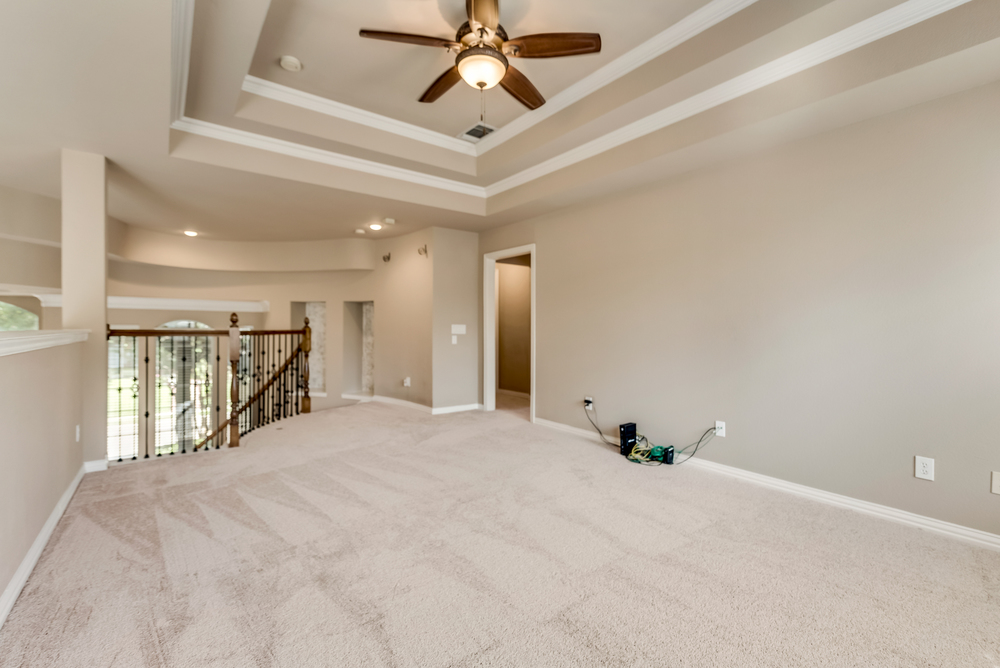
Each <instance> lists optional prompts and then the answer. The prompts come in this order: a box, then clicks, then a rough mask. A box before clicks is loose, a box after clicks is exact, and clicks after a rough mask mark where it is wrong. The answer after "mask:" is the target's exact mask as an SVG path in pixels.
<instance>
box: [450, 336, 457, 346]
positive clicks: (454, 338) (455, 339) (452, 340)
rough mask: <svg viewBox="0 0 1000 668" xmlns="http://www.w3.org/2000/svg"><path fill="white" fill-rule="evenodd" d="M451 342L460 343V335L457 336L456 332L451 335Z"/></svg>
mask: <svg viewBox="0 0 1000 668" xmlns="http://www.w3.org/2000/svg"><path fill="white" fill-rule="evenodd" d="M451 343H452V345H454V344H456V343H458V337H457V336H455V335H454V334H452V335H451Z"/></svg>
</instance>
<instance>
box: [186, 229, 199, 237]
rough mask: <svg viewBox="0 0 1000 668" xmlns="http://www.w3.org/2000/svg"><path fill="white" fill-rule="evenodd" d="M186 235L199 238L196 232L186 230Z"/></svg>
mask: <svg viewBox="0 0 1000 668" xmlns="http://www.w3.org/2000/svg"><path fill="white" fill-rule="evenodd" d="M184 234H186V235H188V236H189V237H196V236H198V233H197V232H195V231H194V230H184Z"/></svg>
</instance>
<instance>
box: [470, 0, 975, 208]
mask: <svg viewBox="0 0 1000 668" xmlns="http://www.w3.org/2000/svg"><path fill="white" fill-rule="evenodd" d="M970 1H971V0H909V1H908V2H904V3H902V4H900V5H897V6H896V7H893V8H892V9H889V10H887V11H885V12H882V13H881V14H876V15H875V16H873V17H871V18H868V19H865V20H864V21H861V22H859V23H856V24H854V25H853V26H851V27H849V28H845V29H844V30H841V31H840V32H838V33H835V34H833V35H830V36H829V37H825V38H823V39H821V40H819V41H817V42H814V43H812V44H810V45H809V46H806V47H803V48H801V49H798V50H797V51H793V52H792V53H789V54H787V55H785V56H782V57H781V58H778V59H777V60H773V61H771V62H770V63H767V64H766V65H762V66H760V67H758V68H756V69H753V70H750V71H749V72H746V73H744V74H741V75H740V76H737V77H734V78H733V79H730V80H729V81H726V82H724V83H721V84H719V85H718V86H714V87H713V88H709V89H708V90H706V91H703V92H701V93H698V94H697V95H692V96H691V97H689V98H687V99H686V100H682V101H681V102H678V103H677V104H674V105H671V106H669V107H667V108H666V109H662V110H660V111H658V112H656V113H655V114H650V115H649V116H646V117H645V118H641V119H639V120H638V121H635V122H634V123H630V124H628V125H626V126H624V127H621V128H619V129H617V130H614V131H612V132H609V133H608V134H606V135H604V136H603V137H598V138H597V139H594V140H592V141H589V142H587V143H586V144H581V145H580V146H577V147H576V148H574V149H571V150H569V151H566V152H565V153H562V154H561V155H557V156H556V157H554V158H550V159H549V160H546V161H545V162H541V163H539V164H537V165H535V166H534V167H529V168H528V169H525V170H524V171H521V172H518V173H517V174H514V175H512V176H509V177H507V178H506V179H502V180H500V181H498V182H496V183H494V184H492V185H489V186H487V187H486V195H487V197H492V196H494V195H497V194H499V193H502V192H505V191H507V190H510V189H512V188H516V187H518V186H522V185H524V184H526V183H529V182H531V181H534V180H535V179H538V178H541V177H543V176H546V175H548V174H551V173H553V172H556V171H558V170H560V169H564V168H566V167H569V166H570V165H574V164H576V163H578V162H581V161H583V160H587V159H589V158H592V157H594V156H596V155H599V154H601V153H604V152H605V151H609V150H611V149H613V148H616V147H618V146H621V145H622V144H626V143H628V142H630V141H634V140H636V139H639V138H641V137H644V136H646V135H648V134H651V133H653V132H656V131H658V130H662V129H663V128H666V127H668V126H670V125H673V124H675V123H679V122H680V121H683V120H685V119H687V118H691V117H692V116H695V115H697V114H700V113H703V112H705V111H708V110H710V109H712V108H714V107H717V106H719V105H722V104H725V103H726V102H730V101H732V100H734V99H736V98H738V97H742V96H744V95H747V94H748V93H752V92H754V91H756V90H759V89H761V88H764V87H765V86H769V85H770V84H773V83H776V82H778V81H781V80H782V79H787V78H788V77H790V76H792V75H794V74H798V73H799V72H803V71H805V70H807V69H809V68H811V67H815V66H816V65H820V64H822V63H825V62H827V61H829V60H832V59H833V58H836V57H838V56H842V55H844V54H845V53H849V52H850V51H853V50H855V49H857V48H860V47H862V46H865V45H866V44H870V43H872V42H874V41H877V40H879V39H882V38H883V37H887V36H889V35H891V34H893V33H896V32H899V31H901V30H905V29H906V28H909V27H910V26H913V25H916V24H917V23H920V22H921V21H925V20H927V19H929V18H932V17H934V16H937V15H939V14H942V13H944V12H946V11H948V10H951V9H954V8H956V7H959V6H961V5H964V4H966V3H967V2H970Z"/></svg>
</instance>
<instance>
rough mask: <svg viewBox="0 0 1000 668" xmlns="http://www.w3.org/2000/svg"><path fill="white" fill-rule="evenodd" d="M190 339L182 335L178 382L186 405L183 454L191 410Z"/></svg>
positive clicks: (183, 409) (182, 402)
mask: <svg viewBox="0 0 1000 668" xmlns="http://www.w3.org/2000/svg"><path fill="white" fill-rule="evenodd" d="M188 340H189V339H188V337H186V336H183V337H181V341H180V344H181V379H180V381H179V382H178V383H177V385H178V387H180V388H183V389H181V396H180V398H181V399H182V401H181V402H180V403H181V404H182V405H184V408H182V409H181V439H180V441H181V454H185V453H187V427H188V412H189V411H190V410H191V374H190V373H188V369H187V361H188V351H189V350H191V346H190V345H188Z"/></svg>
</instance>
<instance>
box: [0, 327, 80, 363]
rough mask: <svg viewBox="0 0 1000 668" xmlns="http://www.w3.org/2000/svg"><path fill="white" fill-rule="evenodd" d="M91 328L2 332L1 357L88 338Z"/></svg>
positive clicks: (0, 335) (0, 340) (0, 342)
mask: <svg viewBox="0 0 1000 668" xmlns="http://www.w3.org/2000/svg"><path fill="white" fill-rule="evenodd" d="M88 334H90V330H89V329H39V330H31V331H27V332H0V357H3V356H4V355H16V354H18V353H27V352H31V351H32V350H42V349H44V348H55V347H56V346H65V345H69V344H71V343H80V342H81V341H86V340H87V335H88Z"/></svg>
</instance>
